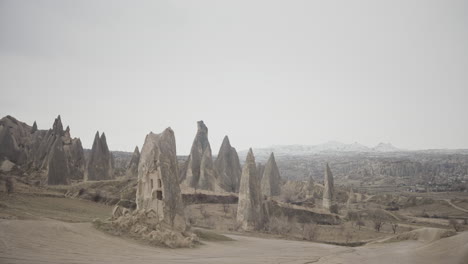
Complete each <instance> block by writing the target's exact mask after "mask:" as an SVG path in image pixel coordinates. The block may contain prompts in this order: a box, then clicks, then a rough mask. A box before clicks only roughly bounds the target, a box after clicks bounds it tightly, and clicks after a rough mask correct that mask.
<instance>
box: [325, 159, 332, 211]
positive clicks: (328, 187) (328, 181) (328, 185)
mask: <svg viewBox="0 0 468 264" xmlns="http://www.w3.org/2000/svg"><path fill="white" fill-rule="evenodd" d="M323 186H324V189H323V208H325V209H330V207H331V206H332V204H333V199H334V183H333V174H332V172H331V170H330V166H328V163H327V165H326V166H325V177H324V184H323Z"/></svg>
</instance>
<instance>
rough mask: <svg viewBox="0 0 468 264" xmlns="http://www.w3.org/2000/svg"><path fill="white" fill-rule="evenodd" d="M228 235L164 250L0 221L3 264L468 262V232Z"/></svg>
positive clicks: (65, 227)
mask: <svg viewBox="0 0 468 264" xmlns="http://www.w3.org/2000/svg"><path fill="white" fill-rule="evenodd" d="M228 236H229V237H231V238H233V239H235V240H236V241H229V242H204V243H205V245H202V246H199V247H197V248H192V249H165V248H154V247H150V246H147V245H143V244H141V243H138V242H135V241H132V240H127V239H122V238H119V237H115V236H111V235H108V234H105V233H102V232H100V231H97V230H96V229H94V228H93V226H92V224H91V223H67V222H62V221H57V220H51V219H42V220H0V263H86V264H91V263H217V264H219V263H336V264H337V263H351V264H352V263H379V264H385V263H414V264H418V263H421V264H422V263H424V264H427V263H457V264H461V263H468V259H463V258H464V257H465V258H468V255H467V254H466V253H467V252H468V233H467V232H464V233H460V234H458V235H456V236H454V237H450V238H444V239H440V240H437V241H435V242H432V243H423V242H417V241H402V242H395V243H385V244H374V245H368V246H364V247H357V248H349V247H340V246H333V245H327V244H320V243H312V242H302V241H289V240H279V239H264V238H257V237H249V236H238V235H228ZM463 254H465V255H464V256H463Z"/></svg>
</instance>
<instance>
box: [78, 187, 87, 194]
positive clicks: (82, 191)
mask: <svg viewBox="0 0 468 264" xmlns="http://www.w3.org/2000/svg"><path fill="white" fill-rule="evenodd" d="M85 192H86V190H85V189H84V188H81V189H80V190H79V191H78V196H81V195H83V194H84V193H85Z"/></svg>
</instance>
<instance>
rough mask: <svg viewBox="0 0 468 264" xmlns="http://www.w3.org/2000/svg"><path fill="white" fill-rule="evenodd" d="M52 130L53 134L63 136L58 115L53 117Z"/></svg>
mask: <svg viewBox="0 0 468 264" xmlns="http://www.w3.org/2000/svg"><path fill="white" fill-rule="evenodd" d="M52 131H53V132H54V134H55V135H59V136H63V133H64V131H63V125H62V119H61V118H60V115H59V116H57V118H55V121H54V124H53V125H52Z"/></svg>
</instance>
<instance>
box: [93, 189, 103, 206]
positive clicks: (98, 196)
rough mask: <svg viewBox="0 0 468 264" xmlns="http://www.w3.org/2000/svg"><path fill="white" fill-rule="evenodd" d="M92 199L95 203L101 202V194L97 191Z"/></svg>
mask: <svg viewBox="0 0 468 264" xmlns="http://www.w3.org/2000/svg"><path fill="white" fill-rule="evenodd" d="M92 199H93V201H94V202H96V203H97V202H99V201H101V200H102V196H101V192H99V191H98V192H96V193H95V194H93V196H92Z"/></svg>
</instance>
